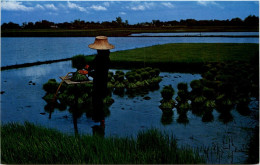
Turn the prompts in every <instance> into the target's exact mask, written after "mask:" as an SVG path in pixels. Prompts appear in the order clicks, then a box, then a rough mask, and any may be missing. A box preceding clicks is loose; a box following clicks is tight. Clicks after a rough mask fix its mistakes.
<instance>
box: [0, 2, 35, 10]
mask: <svg viewBox="0 0 260 165" xmlns="http://www.w3.org/2000/svg"><path fill="white" fill-rule="evenodd" d="M1 9H2V10H11V11H19V10H20V11H32V10H33V7H27V6H25V5H23V4H22V2H16V1H9V2H6V1H3V2H2V7H1Z"/></svg>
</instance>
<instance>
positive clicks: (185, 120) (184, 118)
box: [177, 113, 189, 124]
mask: <svg viewBox="0 0 260 165" xmlns="http://www.w3.org/2000/svg"><path fill="white" fill-rule="evenodd" d="M177 122H178V123H181V124H188V123H189V119H188V117H187V114H186V113H180V114H179V117H178V119H177Z"/></svg>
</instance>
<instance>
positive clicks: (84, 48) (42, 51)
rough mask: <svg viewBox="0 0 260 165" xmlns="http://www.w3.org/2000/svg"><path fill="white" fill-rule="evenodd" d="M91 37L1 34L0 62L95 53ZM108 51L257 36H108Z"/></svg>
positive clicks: (246, 40)
mask: <svg viewBox="0 0 260 165" xmlns="http://www.w3.org/2000/svg"><path fill="white" fill-rule="evenodd" d="M94 39H95V38H94V37H49V38H48V37H42V38H40V37H31V38H30V37H26V38H12V37H3V38H1V44H2V46H1V49H2V52H1V66H7V65H15V64H23V63H31V62H36V61H47V60H57V59H63V58H70V57H72V56H74V55H78V54H85V55H91V54H95V53H96V51H95V50H92V49H90V48H88V45H89V44H91V43H93V42H94ZM109 42H110V43H111V44H113V45H115V49H112V50H111V51H112V52H113V51H119V50H126V49H134V48H140V47H147V46H152V45H158V44H166V43H259V39H258V38H245V37H244V38H229V37H109Z"/></svg>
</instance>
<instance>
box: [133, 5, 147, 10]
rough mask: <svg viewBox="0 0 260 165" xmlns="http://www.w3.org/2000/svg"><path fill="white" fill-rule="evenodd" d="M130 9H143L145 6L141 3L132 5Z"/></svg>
mask: <svg viewBox="0 0 260 165" xmlns="http://www.w3.org/2000/svg"><path fill="white" fill-rule="evenodd" d="M131 9H132V10H145V7H144V6H143V5H138V6H132V7H131Z"/></svg>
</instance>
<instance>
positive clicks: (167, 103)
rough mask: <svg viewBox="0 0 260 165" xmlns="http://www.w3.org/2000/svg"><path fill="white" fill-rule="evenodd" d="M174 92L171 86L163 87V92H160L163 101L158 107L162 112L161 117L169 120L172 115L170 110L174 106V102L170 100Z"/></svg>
mask: <svg viewBox="0 0 260 165" xmlns="http://www.w3.org/2000/svg"><path fill="white" fill-rule="evenodd" d="M174 92H175V91H174V89H173V88H172V86H171V85H168V86H164V87H163V90H162V91H161V95H162V98H163V99H162V100H161V101H160V102H161V105H160V106H159V107H160V109H161V110H162V111H163V115H164V116H168V117H169V118H171V117H172V115H173V111H172V109H173V108H174V106H175V104H176V103H175V101H174V100H173V99H172V97H173V95H174Z"/></svg>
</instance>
